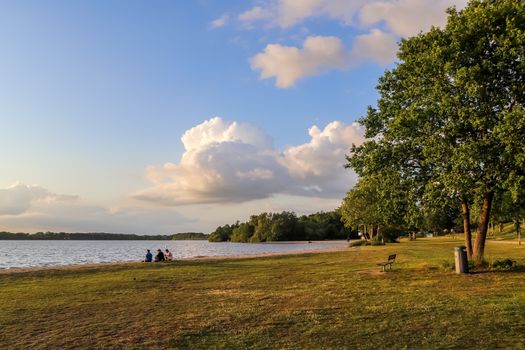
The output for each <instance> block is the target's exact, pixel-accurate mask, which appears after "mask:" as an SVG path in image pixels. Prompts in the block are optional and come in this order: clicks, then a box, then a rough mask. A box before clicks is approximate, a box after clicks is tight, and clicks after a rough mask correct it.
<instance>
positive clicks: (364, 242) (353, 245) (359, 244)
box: [348, 240, 370, 247]
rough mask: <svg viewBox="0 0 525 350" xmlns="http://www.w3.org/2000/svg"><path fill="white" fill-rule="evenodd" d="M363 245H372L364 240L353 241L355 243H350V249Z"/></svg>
mask: <svg viewBox="0 0 525 350" xmlns="http://www.w3.org/2000/svg"><path fill="white" fill-rule="evenodd" d="M362 245H370V242H368V241H364V240H360V241H353V242H350V244H349V245H348V246H349V247H360V246H362Z"/></svg>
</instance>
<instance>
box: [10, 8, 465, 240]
mask: <svg viewBox="0 0 525 350" xmlns="http://www.w3.org/2000/svg"><path fill="white" fill-rule="evenodd" d="M465 5H466V0H251V1H248V0H231V1H215V0H194V1H186V0H155V1H147V0H141V1H139V0H111V1H106V0H77V1H69V0H46V1H40V0H26V1H17V0H3V1H1V2H0V164H1V165H2V166H1V169H2V170H1V171H0V230H6V231H12V232H18V231H20V232H37V231H67V232H126V233H136V234H171V233H175V232H186V231H199V232H206V233H208V232H210V231H212V230H213V229H214V228H215V227H217V226H218V225H223V224H227V223H232V222H235V221H236V220H240V221H245V220H247V219H248V218H249V216H250V215H252V214H257V213H261V212H264V211H273V212H277V211H283V210H287V211H294V212H296V213H297V214H299V215H302V214H308V213H313V212H317V211H321V210H325V211H326V210H332V209H334V208H336V207H338V206H339V204H340V202H341V199H342V198H343V197H344V195H345V193H346V192H347V191H348V190H349V189H350V188H351V187H352V186H353V185H354V184H355V183H356V181H357V176H356V175H355V173H353V172H352V171H351V170H349V169H344V167H343V165H344V164H345V154H348V152H349V150H350V147H351V146H352V144H360V143H362V142H363V141H364V137H363V133H364V130H363V128H362V127H361V126H360V125H359V124H358V123H357V120H358V119H359V118H360V117H362V116H363V115H364V114H365V113H366V110H367V107H368V106H370V105H372V106H374V104H375V101H376V100H377V97H378V95H377V92H376V91H375V86H376V85H377V81H378V79H379V77H380V76H381V75H382V74H383V73H384V72H385V70H388V69H392V68H393V67H395V64H396V50H397V43H398V42H399V40H400V39H401V38H406V37H410V36H413V35H417V34H418V33H420V32H424V31H427V30H428V29H429V28H430V27H431V26H443V25H444V24H445V23H446V13H445V9H446V8H448V7H450V6H456V8H458V9H461V8H462V7H464V6H465Z"/></svg>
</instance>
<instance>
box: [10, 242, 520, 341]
mask: <svg viewBox="0 0 525 350" xmlns="http://www.w3.org/2000/svg"><path fill="white" fill-rule="evenodd" d="M461 243H462V242H461V240H460V239H459V238H458V239H456V240H455V241H454V240H451V239H443V238H432V239H418V240H416V241H412V242H409V241H404V240H403V241H402V243H398V244H389V245H387V246H377V247H358V248H349V249H348V250H347V251H344V252H336V253H321V254H305V255H290V256H281V257H268V258H254V259H243V260H222V261H185V262H176V263H173V264H130V265H129V266H110V267H108V266H103V267H96V268H82V269H70V270H66V269H63V270H53V271H34V272H27V273H14V274H3V275H0V344H1V345H2V346H1V348H2V349H24V348H32V349H65V348H67V349H69V348H79V349H94V348H107V349H167V348H174V349H206V348H213V349H243V348H250V349H268V348H277V349H342V348H356V349H380V348H388V349H403V348H407V349H426V348H431V349H434V348H447V349H448V348H473V349H494V348H509V349H525V337H524V334H525V283H524V278H525V272H479V273H475V274H469V275H456V274H455V273H453V272H452V271H451V270H446V269H444V268H443V267H442V266H443V265H444V263H443V262H444V261H448V262H451V261H452V260H453V247H454V246H455V245H460V244H461ZM389 253H397V254H398V258H397V261H396V264H394V268H393V270H392V271H391V272H390V271H389V272H387V273H380V272H379V270H380V268H379V267H378V266H376V265H375V263H376V262H379V261H382V260H384V259H386V258H387V256H388V254H389ZM506 257H510V258H512V259H515V260H517V261H518V262H519V263H520V264H522V265H525V247H523V246H517V245H511V244H490V243H489V245H488V247H487V260H489V261H490V260H491V259H497V258H506Z"/></svg>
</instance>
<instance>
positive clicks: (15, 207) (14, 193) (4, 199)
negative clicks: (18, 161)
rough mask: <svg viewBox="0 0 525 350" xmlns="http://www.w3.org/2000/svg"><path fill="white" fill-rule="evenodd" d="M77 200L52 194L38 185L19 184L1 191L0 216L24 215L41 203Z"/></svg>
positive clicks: (72, 197)
mask: <svg viewBox="0 0 525 350" xmlns="http://www.w3.org/2000/svg"><path fill="white" fill-rule="evenodd" d="M76 198H77V196H68V195H61V194H56V193H51V192H49V191H48V190H47V189H45V188H43V187H41V186H38V185H30V186H28V185H25V184H23V183H20V182H17V183H15V184H14V185H12V186H10V187H7V188H4V189H0V216H1V215H18V214H22V213H24V212H26V211H27V210H29V209H30V208H31V206H32V205H33V204H35V203H36V202H39V201H41V202H42V201H44V202H56V201H71V200H75V199H76Z"/></svg>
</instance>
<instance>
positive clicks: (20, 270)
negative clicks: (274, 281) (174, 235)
mask: <svg viewBox="0 0 525 350" xmlns="http://www.w3.org/2000/svg"><path fill="white" fill-rule="evenodd" d="M296 242H297V241H291V242H267V244H283V243H296ZM323 242H324V243H333V242H346V241H312V243H323ZM347 250H349V247H348V246H347V245H346V246H343V247H331V248H324V249H305V250H295V251H288V252H270V253H256V254H234V255H208V256H204V255H203V256H194V257H188V258H180V259H174V260H173V261H172V262H165V263H161V264H159V265H166V264H176V263H177V262H179V261H184V262H185V261H221V260H244V259H256V258H267V257H276V256H286V255H302V254H315V253H319V254H320V253H335V252H341V251H347ZM143 264H146V263H144V262H142V261H135V260H129V261H117V262H101V263H88V264H70V265H52V266H34V267H13V268H9V269H0V275H10V274H18V273H30V272H42V271H67V270H73V271H75V270H83V269H86V270H89V269H93V268H100V267H117V266H121V267H131V266H133V265H140V266H145V265H143ZM148 264H152V265H155V264H157V263H154V262H153V263H148Z"/></svg>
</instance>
